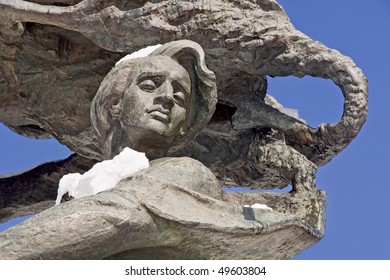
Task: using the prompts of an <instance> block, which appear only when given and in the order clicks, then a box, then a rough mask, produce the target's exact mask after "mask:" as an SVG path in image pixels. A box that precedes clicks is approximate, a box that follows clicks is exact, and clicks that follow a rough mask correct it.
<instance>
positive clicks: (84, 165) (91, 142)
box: [0, 0, 367, 259]
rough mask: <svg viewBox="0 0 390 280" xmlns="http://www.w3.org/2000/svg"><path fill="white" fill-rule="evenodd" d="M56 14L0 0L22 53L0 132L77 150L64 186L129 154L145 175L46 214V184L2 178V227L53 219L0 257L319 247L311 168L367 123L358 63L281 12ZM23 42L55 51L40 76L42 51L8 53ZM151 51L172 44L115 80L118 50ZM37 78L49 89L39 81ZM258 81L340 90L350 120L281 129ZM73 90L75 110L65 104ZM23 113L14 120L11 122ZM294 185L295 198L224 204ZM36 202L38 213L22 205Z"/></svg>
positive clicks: (33, 226) (211, 254) (285, 254)
mask: <svg viewBox="0 0 390 280" xmlns="http://www.w3.org/2000/svg"><path fill="white" fill-rule="evenodd" d="M61 1H62V2H61ZM61 1H60V0H58V1H57V0H56V1H54V2H55V3H59V4H61V6H50V5H44V4H43V3H42V4H37V3H40V0H37V1H36V2H37V3H30V2H28V8H26V7H27V6H26V3H27V2H26V1H22V0H15V1H13V3H10V2H9V1H7V0H0V14H1V15H2V17H1V18H0V24H1V26H2V28H3V29H4V30H6V31H7V32H4V33H2V34H1V35H0V37H1V36H2V37H4V38H6V40H7V41H9V42H18V43H17V44H16V43H15V44H12V43H10V44H5V45H4V46H2V45H1V47H2V48H3V49H4V52H3V53H4V54H0V56H1V57H2V60H1V61H0V69H2V73H4V77H5V78H4V79H5V80H6V81H7V83H0V89H1V91H2V92H4V93H6V94H3V95H1V96H0V100H2V101H3V100H4V102H3V103H4V104H6V105H4V107H1V106H0V120H1V121H2V122H4V123H5V124H6V125H7V126H8V127H10V128H11V129H13V130H14V131H16V132H17V133H20V134H22V135H26V136H31V137H38V138H42V137H50V136H54V137H56V138H57V139H59V140H60V141H61V142H62V143H64V144H66V145H67V146H68V147H70V148H71V149H72V150H73V151H75V152H76V153H77V155H75V156H73V157H72V158H70V159H69V160H67V161H64V162H63V165H61V166H55V170H56V176H58V174H60V173H61V174H62V173H64V171H65V170H70V169H72V168H73V169H76V171H77V170H79V171H86V170H87V169H88V168H89V167H90V166H92V164H93V163H95V162H96V160H103V159H110V158H112V157H113V156H115V155H117V154H118V153H120V151H121V150H122V149H124V148H125V147H130V148H133V149H136V150H139V151H141V152H145V153H146V154H147V156H148V157H149V158H150V159H152V162H151V167H150V168H148V169H145V170H142V171H140V172H139V173H137V174H135V175H134V176H133V177H131V178H127V179H125V180H123V181H121V182H120V183H119V184H118V185H117V186H116V187H114V188H113V189H111V190H108V191H105V192H102V193H99V194H97V195H95V196H93V197H85V198H81V199H76V200H72V201H69V202H66V203H62V204H60V205H59V206H56V207H54V208H49V209H48V204H47V202H50V200H53V199H54V198H53V194H49V192H47V191H46V190H45V188H43V187H42V186H41V185H42V183H41V182H42V178H45V176H46V174H43V173H41V174H42V175H39V176H37V177H38V179H34V180H35V181H33V182H30V183H29V188H28V189H27V191H26V192H22V193H21V192H18V191H17V190H18V188H21V187H20V184H19V183H18V182H19V181H18V180H20V178H21V176H22V175H20V176H16V177H14V178H5V179H4V178H2V179H0V196H2V197H4V200H3V201H0V203H2V204H0V207H1V208H2V209H0V219H7V218H10V217H12V215H14V213H16V214H15V215H20V213H25V212H27V213H31V211H32V212H34V213H39V212H41V211H42V210H45V209H47V210H45V211H43V212H42V213H40V214H37V215H36V216H35V217H33V218H32V219H29V220H27V221H26V222H24V223H22V224H20V225H18V226H17V227H15V228H11V229H9V230H7V231H6V232H4V233H1V234H0V258H27V259H29V258H33V259H35V258H44V259H51V258H56V259H58V258H60V259H67V258H80V259H85V258H98V259H101V258H113V259H121V258H124V259H133V258H134V259H148V258H151V259H153V258H166V259H180V258H182V259H183V258H184V259H192V258H195V259H229V258H232V259H245V258H249V259H267V258H268V259H270V258H271V259H285V258H289V257H291V256H293V255H295V254H297V253H298V252H300V251H302V250H304V249H305V248H307V247H309V246H311V245H312V244H314V243H316V242H317V241H318V240H320V239H321V238H322V236H323V234H324V225H325V216H324V215H325V214H324V212H325V204H326V198H325V193H324V192H323V191H321V190H317V189H316V184H315V173H316V170H317V167H319V166H321V165H323V164H326V163H327V162H328V161H330V160H331V159H332V158H333V157H334V156H335V155H336V154H337V153H339V152H340V151H341V150H342V149H344V148H345V147H346V146H347V145H348V144H349V143H350V142H351V141H352V139H353V138H354V137H355V136H356V135H357V133H358V132H359V130H360V128H361V127H362V125H363V123H364V121H365V118H366V115H367V83H366V80H365V77H364V75H363V74H362V72H361V70H360V69H359V68H357V67H356V65H355V64H354V63H353V62H352V61H351V60H350V59H349V58H347V57H345V56H342V55H341V54H340V53H338V52H337V51H335V50H331V49H328V48H326V47H325V46H323V45H322V44H321V43H319V42H315V41H313V40H311V39H310V38H308V37H307V36H305V35H304V34H302V33H300V32H299V31H297V30H295V28H294V27H293V26H292V25H291V24H290V22H289V20H288V18H287V16H286V15H285V13H284V11H283V9H282V8H281V7H280V6H279V5H278V4H277V3H276V2H275V1H274V0H270V1H264V2H263V1H257V2H256V3H255V2H253V1H244V2H245V5H244V4H243V5H241V6H240V7H236V6H234V5H233V6H232V5H230V4H228V3H226V1H224V0H213V1H210V5H205V4H204V1H191V5H187V4H188V3H187V1H176V2H174V3H171V2H169V3H168V2H165V1H162V2H158V3H157V2H153V1H141V2H137V3H133V2H126V3H123V1H117V0H112V1H102V2H99V3H97V2H96V1H90V0H83V1H80V3H78V4H76V5H73V2H71V1H68V0H61ZM211 2H215V5H214V4H213V3H211ZM64 5H65V6H64ZM217 5H220V6H221V7H222V6H223V7H225V8H226V9H227V11H229V13H226V12H225V10H222V12H221V11H220V10H216V9H214V8H213V7H215V6H217ZM194 8H196V9H197V11H199V14H196V15H194V14H193V13H192V10H193V9H194ZM161 11H164V12H163V13H161ZM178 11H180V12H178ZM221 13H222V14H221ZM202 16H204V18H203V17H202ZM211 16H212V17H213V19H214V21H213V25H212V26H210V25H209V24H208V21H207V20H206V19H207V18H208V17H211ZM237 20H240V24H239V25H237ZM25 22H28V23H25ZM118 22H120V23H121V24H120V25H118ZM257 22H258V23H259V24H254V23H257ZM40 32H43V33H44V34H46V33H45V32H49V33H50V34H51V37H50V38H49V39H48V41H47V42H50V43H49V44H48V43H47V42H46V41H44V42H41V41H40V40H39V39H37V38H40V37H39V36H38V35H37V34H40ZM22 35H23V36H22ZM86 38H88V39H86ZM178 39H185V40H178ZM24 40H25V41H24ZM190 40H192V41H190ZM193 41H195V42H197V43H195V42H193ZM21 42H28V44H32V47H31V49H34V48H36V49H39V50H40V49H44V48H46V47H47V46H46V45H45V44H48V46H49V47H50V48H53V46H54V45H55V47H54V50H53V51H51V49H50V51H48V52H45V53H39V54H40V56H39V62H40V63H39V65H40V66H39V67H41V68H39V67H38V68H34V67H37V66H35V65H34V63H31V65H30V64H29V63H30V62H31V61H33V59H31V57H35V53H28V50H29V49H30V48H20V49H17V50H16V49H15V48H17V47H16V46H19V45H22V43H21ZM53 42H54V43H53ZM167 42H168V43H167ZM57 43H58V45H56V44H57ZM155 43H166V44H164V45H163V46H162V47H160V48H159V49H157V50H156V51H154V52H153V53H152V54H150V55H149V56H148V57H145V58H138V59H134V60H131V61H127V62H126V61H125V62H122V63H120V64H118V65H117V66H116V67H114V68H113V69H112V70H111V71H110V72H109V73H108V74H107V72H108V71H109V69H110V67H111V66H112V65H113V63H114V62H115V61H116V60H118V59H119V58H120V57H121V56H123V53H124V52H131V51H134V50H137V49H140V48H141V47H144V46H145V45H151V44H155ZM198 43H199V44H198ZM200 45H201V46H202V47H200ZM85 48H86V49H88V50H89V52H85ZM202 48H203V49H204V51H203V50H202ZM19 57H21V58H22V59H19ZM25 57H28V58H29V59H23V58H25ZM37 58H38V57H37ZM80 58H81V59H80ZM8 61H13V63H12V64H10V63H8ZM53 62H55V63H53ZM206 62H207V66H208V67H206ZM26 63H27V65H26ZM69 65H72V67H71V68H72V71H70V70H69V69H68V67H69ZM24 68H28V69H30V68H31V69H36V70H32V71H31V72H26V71H24V70H23V69H24ZM208 68H210V69H211V70H213V72H214V73H215V75H214V73H213V72H211V71H210V70H208ZM75 70H77V71H75ZM42 73H44V74H42ZM75 73H76V74H75ZM42 75H46V76H47V79H46V80H47V81H48V83H47V84H46V83H45V85H42V83H37V81H41V79H42ZM265 75H270V76H286V75H295V76H298V77H302V76H304V75H312V76H315V77H323V78H329V79H332V80H333V81H334V82H335V84H336V85H338V86H339V87H340V89H341V91H342V92H343V94H344V97H345V102H344V113H343V116H342V118H341V120H340V121H339V122H338V123H336V124H323V125H321V126H320V127H318V128H312V127H309V126H308V125H306V124H304V123H302V122H301V121H300V120H297V119H294V118H292V117H289V116H287V115H286V114H284V113H282V112H281V111H279V110H278V109H277V108H278V107H280V104H278V103H277V101H275V100H272V98H271V97H270V96H268V95H267V92H266V89H267V84H266V78H265ZM69 77H72V83H71V84H70V83H69ZM69 88H72V89H73V90H72V91H69ZM53 89H55V90H53ZM217 91H218V99H217ZM42 92H44V93H45V92H55V93H54V94H53V95H52V96H50V98H45V96H44V94H43V93H42ZM72 92H77V93H78V95H77V98H78V99H77V100H78V101H77V102H74V101H73V102H72V104H68V103H67V102H64V101H63V100H68V99H61V98H64V96H67V94H70V95H71V96H73V95H72V94H73V93H72ZM96 92H97V93H96ZM8 93H9V94H8ZM95 93H96V95H95ZM7 94H8V95H7ZM9 95H11V96H9ZM15 96H17V98H14V97H15ZM70 99H71V98H70ZM36 100H39V102H37V101H36ZM72 100H73V99H72ZM3 103H2V104H3ZM26 104H35V105H31V106H30V105H29V106H27V108H28V110H27V109H24V106H26ZM19 107H21V108H23V110H22V109H20V110H16V111H17V112H18V114H17V115H14V113H12V114H5V113H4V112H10V111H11V110H9V108H19ZM12 111H15V110H12ZM146 140H147V141H146ZM61 164H62V163H61ZM63 166H65V168H64V167H63ZM64 169H65V170H64ZM68 172H69V171H68ZM194 178H196V180H194ZM40 180H41V181H40ZM51 181H58V179H56V180H51ZM48 184H49V183H47V182H46V181H44V184H43V185H44V186H46V185H48ZM289 184H291V185H292V187H293V190H292V191H291V192H290V193H266V192H262V193H228V192H222V191H221V186H234V185H241V186H244V187H247V188H251V189H261V190H266V189H274V188H284V187H286V186H287V185H289ZM2 185H6V186H7V188H3V187H2ZM22 185H23V184H22ZM32 186H34V187H32ZM49 189H50V191H52V190H53V186H51V187H50V188H49ZM8 190H11V192H9V191H8ZM31 192H34V193H39V194H40V199H35V200H34V199H33V200H29V193H31ZM19 197H23V199H20V200H18V198H19ZM54 197H55V195H54ZM258 204H264V205H267V206H268V207H264V208H265V209H262V208H260V209H259V208H257V205H258ZM51 205H52V204H51ZM249 205H252V206H249ZM269 207H270V208H272V209H273V211H271V210H270V209H269ZM79 224H83V226H82V227H79V226H78V225H79ZM75 229H77V230H76V231H74V230H75ZM31 238H32V239H31ZM20 240H23V242H20ZM48 240H54V241H52V242H48ZM37 244H38V245H37ZM96 248H98V250H96Z"/></svg>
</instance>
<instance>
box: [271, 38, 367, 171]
mask: <svg viewBox="0 0 390 280" xmlns="http://www.w3.org/2000/svg"><path fill="white" fill-rule="evenodd" d="M287 40H288V41H289V47H288V49H287V50H286V52H284V53H283V54H282V55H280V56H279V57H278V58H276V59H275V60H273V61H270V65H268V66H267V70H266V71H267V73H268V74H269V75H275V76H287V75H294V76H297V77H303V76H305V75H310V76H313V77H320V78H325V79H331V80H332V81H333V82H334V83H335V84H336V85H337V86H338V87H339V88H340V89H341V91H342V93H343V95H344V111H343V115H342V118H341V119H340V121H339V122H338V123H336V124H321V125H320V126H319V127H318V128H316V129H313V128H310V127H308V126H306V125H302V124H299V125H297V126H296V127H295V128H294V129H293V130H292V132H294V133H297V132H299V131H301V133H300V134H299V135H300V136H301V137H299V138H298V139H292V138H291V137H290V140H292V141H291V142H292V143H291V144H293V145H294V146H295V147H296V148H297V149H298V150H301V151H302V152H303V153H304V154H306V155H307V156H308V157H309V158H310V159H311V160H312V161H313V162H314V163H316V164H318V165H323V164H325V163H327V162H328V161H330V160H331V159H332V158H333V157H334V156H335V155H336V154H337V153H339V152H340V151H341V150H343V149H344V148H345V147H346V146H347V145H348V144H349V143H350V142H351V141H352V140H353V139H354V138H355V137H356V135H357V134H358V132H359V131H360V129H361V128H362V126H363V124H364V123H365V120H366V118H367V112H368V84H367V80H366V78H365V76H364V74H363V72H362V71H361V69H360V68H358V67H357V66H356V65H355V63H354V62H353V61H352V59H350V58H349V57H347V56H344V55H342V54H341V53H339V52H338V51H336V50H333V49H329V48H327V47H326V46H324V45H323V44H321V43H319V42H316V41H313V40H311V39H310V38H308V37H306V36H299V37H294V38H291V37H290V38H287ZM288 134H289V133H288ZM290 135H291V134H290ZM308 149H311V150H312V151H308ZM308 153H309V154H308Z"/></svg>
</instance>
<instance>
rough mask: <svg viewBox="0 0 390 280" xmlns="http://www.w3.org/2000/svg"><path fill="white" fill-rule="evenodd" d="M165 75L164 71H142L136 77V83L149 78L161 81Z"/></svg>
mask: <svg viewBox="0 0 390 280" xmlns="http://www.w3.org/2000/svg"><path fill="white" fill-rule="evenodd" d="M165 76H166V75H164V73H156V72H143V73H141V74H140V75H139V76H138V77H137V80H136V81H137V83H140V82H142V81H144V80H146V79H151V80H153V81H154V82H156V81H160V82H161V81H162V80H163V79H164V78H165Z"/></svg>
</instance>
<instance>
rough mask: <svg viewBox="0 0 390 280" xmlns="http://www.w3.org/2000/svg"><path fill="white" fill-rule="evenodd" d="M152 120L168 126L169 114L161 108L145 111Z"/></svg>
mask: <svg viewBox="0 0 390 280" xmlns="http://www.w3.org/2000/svg"><path fill="white" fill-rule="evenodd" d="M146 113H148V114H149V115H150V116H151V117H152V118H153V119H155V120H158V121H161V122H162V123H165V124H168V123H170V122H171V112H170V111H169V110H165V109H162V108H152V109H148V110H146Z"/></svg>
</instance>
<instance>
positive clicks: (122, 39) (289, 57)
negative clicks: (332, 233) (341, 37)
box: [0, 0, 368, 165]
mask: <svg viewBox="0 0 390 280" xmlns="http://www.w3.org/2000/svg"><path fill="white" fill-rule="evenodd" d="M122 2H123V1H119V0H111V1H109V2H108V4H107V3H106V4H102V5H100V4H96V3H99V1H92V0H84V1H82V2H80V3H79V4H77V5H75V6H69V7H56V6H46V5H39V4H33V3H30V2H26V1H22V0H12V1H11V0H0V14H2V15H5V16H8V17H10V18H12V19H13V20H16V21H32V22H37V23H41V24H49V25H55V26H58V27H62V28H65V29H69V30H73V31H78V32H80V33H81V34H83V35H84V36H85V37H87V38H89V39H90V40H92V41H93V42H94V43H95V44H96V45H98V46H100V47H101V48H104V49H107V50H112V51H120V52H130V51H134V50H135V49H139V48H141V47H144V46H146V45H151V44H155V43H164V42H167V41H171V40H177V39H190V40H194V41H196V42H198V43H199V44H201V45H202V47H203V48H204V49H205V52H206V55H207V59H208V65H209V68H210V69H211V70H212V71H214V72H215V73H216V76H217V81H218V87H219V88H222V87H221V85H222V84H223V83H224V82H225V81H226V80H227V79H228V78H229V77H234V76H235V75H236V76H238V75H239V74H240V73H243V72H246V73H249V74H251V75H259V74H261V75H274V76H286V75H295V76H298V77H302V76H304V75H311V76H314V77H321V78H328V79H331V80H333V81H334V82H335V83H336V85H338V86H339V87H340V89H341V90H342V92H343V94H344V98H345V102H344V113H343V116H342V118H341V120H340V121H339V122H338V123H337V124H323V125H321V126H320V127H319V128H316V129H314V128H310V127H308V126H306V125H304V124H302V123H299V122H297V121H293V120H291V119H289V118H286V116H284V115H283V114H281V113H279V112H275V114H274V118H275V120H273V119H271V118H269V117H267V116H268V111H269V110H268V109H263V110H259V112H260V113H258V114H257V115H255V116H254V117H255V120H254V121H253V125H254V126H256V125H262V124H264V123H268V122H269V123H268V125H269V126H271V127H272V126H273V127H276V128H277V129H279V130H281V131H283V132H284V133H285V134H286V135H287V136H288V137H287V138H288V141H289V144H291V145H292V146H293V147H294V148H296V149H297V150H298V151H300V152H301V153H303V154H304V155H306V156H307V157H308V158H309V159H310V160H312V161H313V162H314V163H316V164H318V165H322V164H325V163H326V162H328V161H329V160H330V159H331V158H332V157H333V156H334V155H336V154H337V153H338V152H340V151H341V150H342V149H344V148H345V147H346V146H347V145H348V144H349V143H350V142H351V141H352V139H354V138H355V136H356V135H357V133H358V132H359V130H360V129H361V127H362V125H363V124H364V122H365V119H366V116H367V99H368V97H367V95H368V90H367V81H366V79H365V77H364V75H363V73H362V72H361V70H360V69H359V68H357V67H356V65H355V64H354V63H353V61H352V60H351V59H349V58H348V57H345V56H343V55H341V54H340V53H339V52H337V51H335V50H331V49H329V48H327V47H325V46H324V45H322V44H320V43H318V42H315V41H313V40H311V39H310V38H308V37H307V36H305V35H304V34H302V33H300V32H298V31H296V30H295V28H294V27H293V26H292V25H291V23H290V22H289V19H288V17H287V15H286V14H285V13H284V11H283V9H282V8H281V7H280V6H279V5H278V4H277V3H276V2H275V1H274V0H263V1H256V2H252V1H235V2H232V1H227V0H209V1H204V0H191V1H142V3H140V5H139V6H137V5H133V6H131V7H128V9H127V10H120V9H119V8H117V7H120V8H123V7H124V6H123V3H122ZM121 3H122V4H121ZM226 65H229V71H228V72H229V73H226V72H227V71H226ZM250 86H251V85H248V89H249V88H250ZM222 95H223V92H222ZM252 103H253V104H252V105H253V106H255V107H256V106H257V107H259V106H260V107H261V106H262V105H258V104H257V105H256V103H254V102H252ZM255 107H254V108H255ZM263 107H264V106H263ZM254 108H252V109H254Z"/></svg>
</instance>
